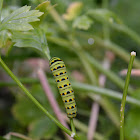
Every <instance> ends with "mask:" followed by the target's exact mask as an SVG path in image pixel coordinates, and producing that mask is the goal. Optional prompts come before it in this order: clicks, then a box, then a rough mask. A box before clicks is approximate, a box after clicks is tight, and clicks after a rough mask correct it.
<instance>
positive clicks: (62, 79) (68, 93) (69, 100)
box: [49, 57, 77, 118]
mask: <svg viewBox="0 0 140 140" xmlns="http://www.w3.org/2000/svg"><path fill="white" fill-rule="evenodd" d="M49 65H50V70H51V71H52V73H53V76H54V78H55V80H56V82H57V87H58V90H59V93H60V95H61V97H62V100H63V102H64V105H65V109H66V112H67V116H68V117H69V118H74V117H76V115H77V107H76V102H75V97H74V91H73V89H72V86H71V83H70V81H69V78H68V75H67V72H66V66H65V64H64V62H63V60H61V59H60V58H58V57H53V58H51V59H50V61H49Z"/></svg>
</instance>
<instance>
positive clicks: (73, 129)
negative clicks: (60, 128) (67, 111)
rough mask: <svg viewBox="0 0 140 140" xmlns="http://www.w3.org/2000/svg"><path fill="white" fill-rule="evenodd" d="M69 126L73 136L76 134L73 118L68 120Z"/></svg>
mask: <svg viewBox="0 0 140 140" xmlns="http://www.w3.org/2000/svg"><path fill="white" fill-rule="evenodd" d="M70 125H71V130H72V132H73V133H74V134H76V130H75V126H74V122H73V118H70Z"/></svg>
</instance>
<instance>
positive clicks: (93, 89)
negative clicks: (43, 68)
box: [0, 78, 140, 107]
mask: <svg viewBox="0 0 140 140" xmlns="http://www.w3.org/2000/svg"><path fill="white" fill-rule="evenodd" d="M20 80H21V81H22V82H23V83H24V84H33V83H34V84H39V80H37V79H34V78H21V79H20ZM48 81H49V82H50V83H51V84H55V81H54V80H53V79H51V78H48ZM71 83H72V85H73V88H75V89H77V90H79V91H82V94H88V93H89V92H91V93H90V94H92V93H96V94H99V95H103V96H106V97H108V98H112V99H115V100H118V101H121V99H122V94H121V93H120V92H117V91H114V90H110V89H106V88H101V87H97V86H92V85H89V84H83V83H79V82H71ZM2 86H16V83H15V82H0V87H2ZM83 91H85V92H83ZM126 102H127V103H128V104H131V105H135V106H137V107H140V100H138V99H135V98H133V97H130V96H127V98H126Z"/></svg>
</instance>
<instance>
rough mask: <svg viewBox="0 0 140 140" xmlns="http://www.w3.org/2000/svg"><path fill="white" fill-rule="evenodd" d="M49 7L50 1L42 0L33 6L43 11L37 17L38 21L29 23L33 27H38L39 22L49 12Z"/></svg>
mask: <svg viewBox="0 0 140 140" xmlns="http://www.w3.org/2000/svg"><path fill="white" fill-rule="evenodd" d="M50 7H51V6H50V1H44V2H42V3H41V4H39V5H38V6H37V7H36V8H35V10H39V11H40V12H43V13H44V14H43V15H42V16H40V17H39V19H40V21H36V22H33V23H31V25H32V26H33V27H38V26H39V25H40V24H41V22H42V21H43V19H44V17H45V16H46V15H47V14H48V13H49V9H50Z"/></svg>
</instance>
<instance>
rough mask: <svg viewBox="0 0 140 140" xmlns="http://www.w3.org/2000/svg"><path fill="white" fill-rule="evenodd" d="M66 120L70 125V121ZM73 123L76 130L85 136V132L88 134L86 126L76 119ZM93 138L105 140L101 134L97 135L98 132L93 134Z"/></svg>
mask: <svg viewBox="0 0 140 140" xmlns="http://www.w3.org/2000/svg"><path fill="white" fill-rule="evenodd" d="M66 120H67V121H68V122H69V123H70V121H69V119H68V118H67V117H66ZM73 121H74V124H75V127H76V128H77V129H78V130H80V131H81V132H83V133H85V134H87V132H88V127H87V125H85V124H84V123H83V122H80V121H79V120H77V119H76V118H74V119H73ZM94 138H95V139H97V140H106V139H105V137H104V136H103V135H102V134H100V133H98V132H95V135H94Z"/></svg>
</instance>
